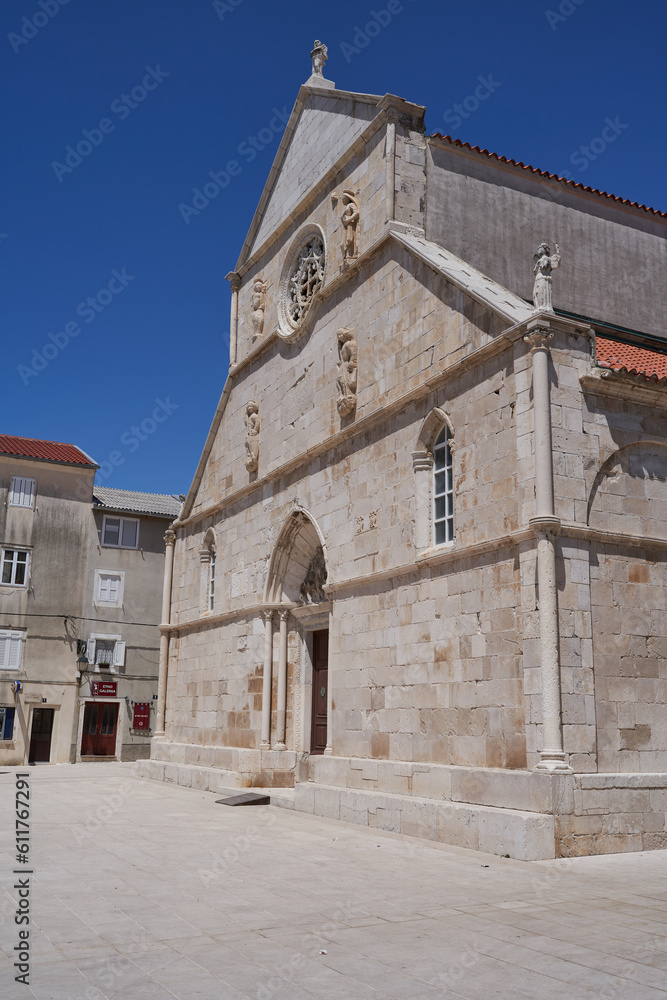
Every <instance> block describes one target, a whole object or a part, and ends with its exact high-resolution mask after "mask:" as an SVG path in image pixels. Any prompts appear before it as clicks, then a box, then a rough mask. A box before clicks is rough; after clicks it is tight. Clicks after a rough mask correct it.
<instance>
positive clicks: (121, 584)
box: [93, 569, 125, 608]
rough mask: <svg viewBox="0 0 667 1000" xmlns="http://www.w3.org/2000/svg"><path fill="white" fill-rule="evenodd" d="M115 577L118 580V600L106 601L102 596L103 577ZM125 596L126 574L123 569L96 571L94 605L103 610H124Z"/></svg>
mask: <svg viewBox="0 0 667 1000" xmlns="http://www.w3.org/2000/svg"><path fill="white" fill-rule="evenodd" d="M111 576H115V577H117V578H118V599H117V600H115V601H104V600H102V598H101V596H100V588H101V584H102V577H111ZM124 596H125V573H124V571H123V570H121V569H96V570H95V585H94V591H93V603H94V604H95V606H96V607H101V608H122V606H123V598H124Z"/></svg>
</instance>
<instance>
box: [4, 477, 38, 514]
mask: <svg viewBox="0 0 667 1000" xmlns="http://www.w3.org/2000/svg"><path fill="white" fill-rule="evenodd" d="M15 483H21V487H20V489H18V490H16V488H15V485H14V484H15ZM25 483H30V484H31V486H30V503H21V502H20V501H18V502H17V501H16V500H15V499H14V498H15V497H16V496H19V497H21V496H25V491H24V484H25ZM36 485H37V481H36V480H35V479H31V478H30V476H12V479H11V483H10V486H9V499H8V504H9V506H10V507H22V508H23V509H24V510H34V507H35V495H36V489H35V487H36Z"/></svg>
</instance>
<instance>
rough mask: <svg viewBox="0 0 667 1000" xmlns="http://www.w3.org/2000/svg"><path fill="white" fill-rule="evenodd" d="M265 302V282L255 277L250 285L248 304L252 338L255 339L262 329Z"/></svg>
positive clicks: (259, 335) (260, 334)
mask: <svg viewBox="0 0 667 1000" xmlns="http://www.w3.org/2000/svg"><path fill="white" fill-rule="evenodd" d="M265 304H266V282H265V281H262V279H261V278H255V280H254V282H253V285H252V297H251V299H250V306H251V309H252V312H251V313H250V319H251V320H252V339H253V341H255V340H257V339H258V337H261V336H262V332H263V330H264V307H265Z"/></svg>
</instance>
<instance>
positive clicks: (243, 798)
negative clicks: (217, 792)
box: [215, 792, 271, 806]
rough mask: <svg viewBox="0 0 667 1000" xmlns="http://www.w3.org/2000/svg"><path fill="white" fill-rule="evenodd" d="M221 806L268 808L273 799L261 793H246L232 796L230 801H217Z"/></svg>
mask: <svg viewBox="0 0 667 1000" xmlns="http://www.w3.org/2000/svg"><path fill="white" fill-rule="evenodd" d="M215 801H216V804H219V805H221V806H268V805H269V803H270V802H271V799H270V797H269V796H268V795H261V794H260V793H259V792H244V793H243V795H232V796H230V797H229V798H228V799H216V800H215Z"/></svg>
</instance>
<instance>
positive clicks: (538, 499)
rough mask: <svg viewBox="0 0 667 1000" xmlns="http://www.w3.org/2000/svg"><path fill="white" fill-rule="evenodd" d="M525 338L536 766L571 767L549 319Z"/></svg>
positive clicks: (550, 768) (541, 768)
mask: <svg viewBox="0 0 667 1000" xmlns="http://www.w3.org/2000/svg"><path fill="white" fill-rule="evenodd" d="M528 330H529V332H528V333H527V334H526V336H525V338H524V339H525V340H526V342H527V343H528V344H530V347H531V353H532V357H533V421H534V452H535V517H533V518H531V520H530V523H531V525H532V526H533V527H534V528H535V529H536V530H537V581H538V587H539V621H540V667H541V682H542V741H543V746H542V749H541V750H540V758H541V760H540V762H539V763H538V764H536V765H535V768H534V769H535V770H536V771H561V772H562V771H568V772H571V771H572V768H571V767H569V766H568V765H567V764H566V762H565V752H564V750H563V730H562V725H561V698H560V656H559V649H558V601H557V591H556V550H555V545H554V532H555V531H557V530H558V528H559V526H560V520H559V519H558V518H557V517H556V516H555V512H554V486H553V450H552V442H551V403H550V400H549V347H548V341H549V340H550V339H551V337H553V333H552V332H551V331H550V329H549V324H548V323H546V322H544V321H537V322H536V323H535V324H534V325H533V324H530V325H529V327H528Z"/></svg>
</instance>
